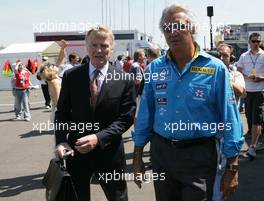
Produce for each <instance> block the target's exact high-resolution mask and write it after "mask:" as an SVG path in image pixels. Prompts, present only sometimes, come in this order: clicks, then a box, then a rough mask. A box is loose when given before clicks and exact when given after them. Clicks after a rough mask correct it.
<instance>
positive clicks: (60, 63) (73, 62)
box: [55, 40, 80, 78]
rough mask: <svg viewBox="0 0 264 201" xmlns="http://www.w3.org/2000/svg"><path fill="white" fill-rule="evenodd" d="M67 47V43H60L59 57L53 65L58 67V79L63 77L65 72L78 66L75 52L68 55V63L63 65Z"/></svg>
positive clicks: (77, 57) (78, 61) (77, 56)
mask: <svg viewBox="0 0 264 201" xmlns="http://www.w3.org/2000/svg"><path fill="white" fill-rule="evenodd" d="M67 46H68V43H67V42H66V41H65V40H61V41H60V47H61V50H60V53H59V57H58V60H57V62H56V65H55V66H58V67H59V77H60V78H62V77H63V74H64V72H65V71H66V70H69V69H71V68H73V67H75V66H79V65H80V56H79V55H78V54H77V53H76V52H72V53H71V54H70V55H69V62H68V63H65V64H63V60H64V59H65V48H66V47H67Z"/></svg>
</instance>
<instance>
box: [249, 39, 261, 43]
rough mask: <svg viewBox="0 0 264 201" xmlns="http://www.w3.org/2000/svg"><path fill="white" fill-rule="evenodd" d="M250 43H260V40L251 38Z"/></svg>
mask: <svg viewBox="0 0 264 201" xmlns="http://www.w3.org/2000/svg"><path fill="white" fill-rule="evenodd" d="M251 42H252V43H260V42H261V41H260V40H251Z"/></svg>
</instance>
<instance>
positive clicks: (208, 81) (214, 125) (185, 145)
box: [133, 5, 244, 201]
mask: <svg viewBox="0 0 264 201" xmlns="http://www.w3.org/2000/svg"><path fill="white" fill-rule="evenodd" d="M160 28H161V30H162V32H163V33H164V36H165V39H166V42H167V44H168V46H169V50H168V52H167V54H166V55H164V56H162V57H160V58H158V59H156V60H154V61H153V62H152V63H151V64H150V65H149V68H148V70H147V72H146V75H145V76H146V77H148V78H149V79H145V87H144V90H143V94H142V99H141V103H140V106H139V107H140V108H139V114H138V119H137V122H136V127H135V131H134V133H133V140H134V142H135V148H134V159H133V167H134V174H135V175H134V178H135V183H136V184H137V185H138V186H139V187H141V183H142V181H143V179H142V178H143V176H144V163H143V161H142V152H143V148H144V146H145V145H146V144H147V142H148V141H151V161H152V165H153V172H154V173H155V178H154V177H153V180H154V187H155V194H156V200H157V201H174V200H182V201H196V200H197V201H198V200H199V201H201V200H212V193H213V184H214V178H215V171H216V166H217V153H216V144H215V143H216V140H215V138H216V137H221V136H223V138H224V148H223V153H224V155H225V156H226V157H227V165H226V168H225V173H224V175H223V179H222V182H221V191H222V192H223V195H224V198H225V199H226V198H228V197H229V196H230V195H231V194H232V193H233V192H235V190H236V189H237V186H238V155H239V152H240V149H241V147H242V144H243V140H244V139H243V134H242V126H241V122H240V116H239V113H238V110H237V108H236V100H235V96H234V91H233V89H232V88H231V86H230V81H229V76H228V71H227V69H226V67H225V65H224V64H223V63H222V62H221V61H220V60H218V59H216V58H213V57H211V56H209V55H208V54H206V53H205V52H203V51H202V50H200V48H199V46H198V45H197V43H196V42H195V41H194V34H195V32H196V26H195V24H194V23H193V21H192V18H191V15H190V13H189V11H188V10H187V9H185V8H183V7H180V6H176V5H171V6H169V7H167V8H165V9H164V11H163V14H162V17H161V19H160ZM157 176H158V177H157ZM164 177H165V179H164Z"/></svg>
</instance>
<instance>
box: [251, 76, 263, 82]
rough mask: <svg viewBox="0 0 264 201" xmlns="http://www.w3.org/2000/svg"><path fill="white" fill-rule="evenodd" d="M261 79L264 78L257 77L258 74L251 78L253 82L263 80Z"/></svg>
mask: <svg viewBox="0 0 264 201" xmlns="http://www.w3.org/2000/svg"><path fill="white" fill-rule="evenodd" d="M263 80H264V78H263V77H259V76H256V77H255V78H254V79H253V81H254V82H260V81H263Z"/></svg>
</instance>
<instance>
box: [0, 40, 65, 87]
mask: <svg viewBox="0 0 264 201" xmlns="http://www.w3.org/2000/svg"><path fill="white" fill-rule="evenodd" d="M59 52H60V46H59V45H58V44H57V43H56V42H35V43H17V44H12V45H10V46H8V47H7V48H5V49H3V50H0V66H1V72H2V67H3V65H4V63H5V61H7V60H9V61H10V62H11V63H14V62H16V61H17V60H18V59H19V60H20V61H22V62H23V63H24V64H26V63H27V61H28V59H31V60H32V61H33V60H35V59H37V60H38V61H40V62H41V60H42V57H43V56H47V57H49V61H50V62H51V63H55V62H56V59H57V57H58V54H59ZM31 82H32V84H33V85H37V84H39V82H38V80H37V79H36V76H35V75H32V76H31ZM10 89H11V85H10V78H7V77H5V76H3V75H2V73H0V90H10Z"/></svg>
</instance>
